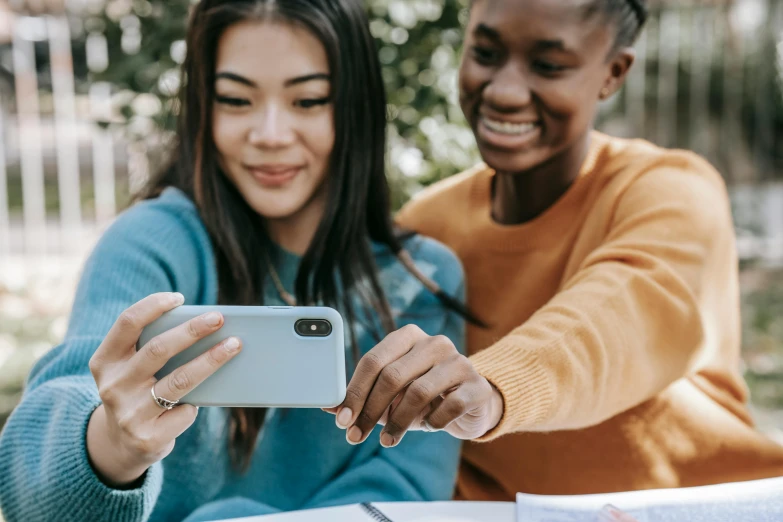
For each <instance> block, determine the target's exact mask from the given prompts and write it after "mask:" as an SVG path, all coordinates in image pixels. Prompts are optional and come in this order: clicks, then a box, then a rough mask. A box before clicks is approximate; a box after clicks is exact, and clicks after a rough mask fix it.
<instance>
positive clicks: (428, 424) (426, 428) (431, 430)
mask: <svg viewBox="0 0 783 522" xmlns="http://www.w3.org/2000/svg"><path fill="white" fill-rule="evenodd" d="M422 424H424V431H430V432H435V431H440V430H436V429H435V428H433V427H432V424H430V423H429V422H427V421H426V420H425V421H423V422H422Z"/></svg>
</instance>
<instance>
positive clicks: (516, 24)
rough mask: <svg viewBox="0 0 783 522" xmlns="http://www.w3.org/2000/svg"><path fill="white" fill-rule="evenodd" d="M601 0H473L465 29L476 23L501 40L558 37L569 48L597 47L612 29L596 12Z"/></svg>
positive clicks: (472, 28) (518, 40)
mask: <svg viewBox="0 0 783 522" xmlns="http://www.w3.org/2000/svg"><path fill="white" fill-rule="evenodd" d="M601 1H602V0H476V1H475V2H474V5H473V7H472V9H471V13H470V23H469V27H468V32H469V34H470V33H473V31H475V29H476V27H478V26H479V25H484V26H487V27H489V28H491V29H493V30H495V31H496V32H497V33H498V34H499V36H500V38H501V39H502V40H503V42H504V43H506V44H508V45H513V43H515V42H523V41H527V42H532V41H536V40H560V41H562V42H563V44H564V46H565V47H566V48H569V49H574V50H578V49H585V47H593V46H595V47H601V46H602V45H604V44H607V45H608V44H609V43H610V42H611V39H612V36H613V31H612V30H611V28H609V27H607V24H606V23H604V17H602V16H599V15H597V14H596V13H597V11H596V10H595V7H596V6H597V5H598V6H600V2H601Z"/></svg>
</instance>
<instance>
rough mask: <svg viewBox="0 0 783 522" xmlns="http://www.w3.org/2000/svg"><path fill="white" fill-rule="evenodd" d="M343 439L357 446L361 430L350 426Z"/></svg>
mask: <svg viewBox="0 0 783 522" xmlns="http://www.w3.org/2000/svg"><path fill="white" fill-rule="evenodd" d="M345 438H346V440H347V441H348V442H349V443H351V444H359V441H361V440H362V430H360V429H359V428H357V427H356V426H351V428H350V429H349V430H348V433H346V434H345Z"/></svg>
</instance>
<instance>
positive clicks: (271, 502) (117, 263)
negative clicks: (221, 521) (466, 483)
mask: <svg viewBox="0 0 783 522" xmlns="http://www.w3.org/2000/svg"><path fill="white" fill-rule="evenodd" d="M406 248H407V249H408V250H409V251H410V252H411V255H412V256H413V258H414V259H415V261H416V263H417V265H418V267H419V268H420V269H421V270H422V271H423V272H424V273H425V274H427V275H429V276H431V277H432V278H433V279H434V280H435V281H436V282H437V283H438V284H440V285H441V287H442V288H443V289H444V290H445V291H446V292H448V293H450V294H452V295H457V296H461V295H462V294H463V274H462V270H461V267H460V265H459V262H458V261H457V259H456V258H455V257H454V255H453V254H452V253H450V252H449V251H448V250H447V249H446V248H445V247H443V246H441V245H440V244H438V243H436V242H434V241H432V240H429V239H424V238H421V237H418V236H416V237H414V238H412V239H410V240H408V242H407V244H406ZM374 252H375V256H376V262H377V264H378V266H379V269H380V279H381V284H382V287H383V289H384V290H385V292H386V295H387V298H388V299H389V302H390V305H391V307H392V310H393V311H394V312H395V316H396V318H397V322H398V325H399V326H401V325H403V324H407V323H414V324H417V325H419V326H420V327H421V328H422V329H423V330H424V331H426V332H428V333H430V334H445V335H446V336H448V337H449V338H450V339H452V340H453V341H454V342H455V344H456V345H457V346H458V347H459V348H460V349H462V345H463V335H464V333H463V327H464V325H463V323H462V321H461V320H460V319H459V318H458V317H457V316H456V315H455V314H454V313H451V312H447V311H445V310H444V308H443V307H442V306H440V304H439V303H438V301H437V299H436V298H435V296H433V295H432V294H431V293H429V292H428V291H427V290H426V289H425V288H423V286H422V285H421V284H420V283H419V282H418V281H417V280H416V279H415V278H413V277H412V276H411V275H410V274H409V273H408V272H407V271H406V270H405V269H404V268H403V267H402V266H401V265H400V263H398V262H397V261H396V258H395V257H394V256H393V255H392V254H391V253H390V252H388V250H387V249H385V248H383V247H380V246H377V245H374ZM279 257H280V259H281V262H279V263H278V265H277V267H276V268H277V270H278V271H279V275H280V278H281V280H282V282H283V284H284V285H285V287H286V288H289V289H291V288H293V282H294V278H295V274H296V270H297V267H298V263H299V258H298V257H296V256H294V255H293V254H290V253H285V252H281V256H279ZM162 291H177V292H181V293H182V294H183V295H184V296H185V299H186V304H198V305H210V304H215V303H216V299H217V274H216V269H215V265H214V258H213V252H212V246H211V243H210V240H209V238H208V236H207V233H206V230H205V228H204V226H203V223H202V221H201V219H200V217H199V215H198V213H197V210H196V208H195V206H194V205H193V203H192V202H191V201H190V200H189V199H188V198H187V197H186V196H185V195H184V194H183V193H181V192H180V191H178V190H176V189H171V188H170V189H167V190H166V191H164V193H163V194H162V195H161V196H160V197H159V198H157V199H154V200H149V201H145V202H141V203H139V204H136V205H134V206H133V207H131V208H130V209H129V210H128V211H126V212H124V213H123V214H122V215H121V216H120V217H119V218H118V219H117V220H116V221H115V223H114V224H113V225H112V226H111V227H110V228H109V230H108V231H107V232H106V233H105V234H104V236H103V237H102V239H101V240H100V241H99V243H98V245H97V246H96V248H95V250H94V251H93V253H92V255H91V256H90V259H89V260H88V262H87V263H86V265H85V268H84V272H83V274H82V276H81V281H80V284H79V287H78V291H77V294H76V297H75V301H74V304H73V309H72V313H71V318H70V323H69V327H68V332H67V334H66V336H65V339H64V341H63V343H62V344H60V345H59V346H57V347H55V348H54V349H53V350H51V351H50V352H49V353H48V354H46V355H45V356H44V357H43V358H42V359H41V360H40V361H39V362H38V363H37V364H36V365H35V367H34V368H33V370H32V372H31V374H30V377H29V380H28V385H27V389H26V391H25V394H24V397H23V399H22V401H21V404H20V405H19V406H18V407H17V408H16V410H15V411H14V412H13V414H12V415H11V417H10V418H9V419H8V422H7V424H6V426H5V429H4V431H3V432H2V435H1V436H0V510H1V511H2V513H3V516H4V517H5V518H6V520H7V522H17V521H24V522H32V521H36V522H37V521H48V520H53V521H54V520H56V521H60V522H66V521H79V522H82V521H88V520H89V521H93V520H95V521H103V520H106V521H113V522H121V521H127V522H141V521H148V520H149V521H157V520H161V521H177V520H183V519H185V518H186V517H188V516H189V515H190V514H192V513H193V512H194V510H196V509H197V508H200V507H201V508H203V507H204V506H207V507H209V505H210V503H212V505H218V504H219V503H220V502H219V501H221V500H225V499H236V498H241V499H249V500H250V501H254V502H255V503H258V504H257V505H263V506H266V511H269V512H273V511H276V510H283V511H287V510H294V509H304V508H311V507H322V506H327V505H338V504H346V503H354V502H364V501H400V500H438V499H441V500H442V499H448V498H449V497H450V496H451V494H452V489H453V485H454V481H455V476H456V471H457V462H458V454H459V449H460V444H459V441H457V440H455V439H453V438H451V437H450V436H449V435H447V434H445V433H443V434H442V433H436V434H432V433H421V432H412V433H409V434H407V435H406V436H405V438H404V439H403V441H402V442H401V443H400V445H399V446H398V447H396V448H393V449H384V448H383V447H381V446H380V443H379V441H378V431H379V430H378V429H377V428H376V431H375V433H373V434H372V435H371V436H370V437H369V438H368V439H367V442H365V443H364V444H362V445H359V446H352V445H349V444H348V443H347V442H346V440H345V432H344V431H342V430H340V429H338V428H337V427H336V426H335V423H334V416H332V415H330V414H327V413H324V412H322V411H321V410H317V409H294V410H286V411H285V412H281V411H275V410H271V411H270V414H269V415H268V416H267V420H266V423H265V427H264V429H263V430H262V433H261V436H260V437H259V441H258V444H257V447H256V451H255V454H254V457H253V460H252V462H251V465H250V468H249V470H248V471H247V473H246V474H238V473H236V472H235V471H234V470H233V469H232V467H231V465H230V462H229V457H228V452H227V435H226V433H227V419H228V410H226V409H222V408H201V410H200V412H199V414H198V418H197V420H196V422H195V424H194V425H193V426H192V427H191V428H190V429H189V430H188V431H186V432H185V433H184V434H183V435H182V436H181V437H180V438H179V439H178V440H177V444H176V446H175V449H174V451H173V452H172V453H171V454H170V455H169V456H168V457H166V458H165V459H164V460H163V461H161V462H159V463H157V464H155V465H154V466H152V467H151V468H150V469H149V470H148V472H147V473H146V475H145V478H144V480H143V484H142V485H141V486H140V487H138V488H137V489H132V490H118V489H112V488H110V487H107V486H106V485H104V484H103V483H102V482H101V480H100V479H99V478H98V477H97V476H96V475H95V473H94V471H93V470H92V468H91V465H90V463H89V461H88V457H87V452H86V446H85V434H86V428H87V423H88V421H89V418H90V415H91V413H92V412H93V410H94V409H95V408H96V407H97V406H98V405H99V403H100V397H99V396H98V392H97V389H96V385H95V382H94V381H93V379H92V377H91V375H90V372H89V368H88V361H89V359H90V357H91V355H92V354H93V352H94V351H95V349H96V348H97V347H98V345H99V344H100V343H101V341H102V339H103V337H104V336H105V335H106V333H107V332H108V330H109V328H110V327H111V325H112V324H113V323H114V321H115V320H116V318H117V317H118V316H119V314H120V312H122V311H123V310H124V309H125V308H127V307H128V306H129V305H131V304H133V303H134V302H136V301H138V300H139V299H141V298H143V297H145V296H147V295H149V294H152V293H154V292H162ZM264 302H265V304H270V305H275V304H281V305H282V304H285V303H282V302H281V300H280V298H279V297H278V296H277V295H276V293H275V289H274V287H273V285H265V294H264ZM357 334H358V337H357V339H358V341H357V342H358V343H359V348H360V351H361V352H362V353H365V352H367V351H368V350H369V349H370V348H372V347H373V346H374V344H375V342H374V337H373V336H372V335H371V334H370V333H369V332H368V331H366V330H364V329H362V327H361V326H358V327H357ZM346 350H347V353H346V359H347V360H350V359H351V358H350V354H351V348H350V346H348V347H347V348H346ZM350 369H351V365H350V364H349V370H350ZM150 400H151V399H150ZM218 513H219V510H218Z"/></svg>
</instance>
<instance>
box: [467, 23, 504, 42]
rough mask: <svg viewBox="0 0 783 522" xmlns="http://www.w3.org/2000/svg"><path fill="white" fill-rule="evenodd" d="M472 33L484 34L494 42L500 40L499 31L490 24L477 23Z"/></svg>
mask: <svg viewBox="0 0 783 522" xmlns="http://www.w3.org/2000/svg"><path fill="white" fill-rule="evenodd" d="M473 34H475V35H476V36H484V37H485V38H489V39H490V40H495V41H496V42H500V33H498V32H497V31H496V30H494V29H492V28H491V27H490V26H488V25H486V24H478V25H477V26H476V29H475V30H474V31H473Z"/></svg>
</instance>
